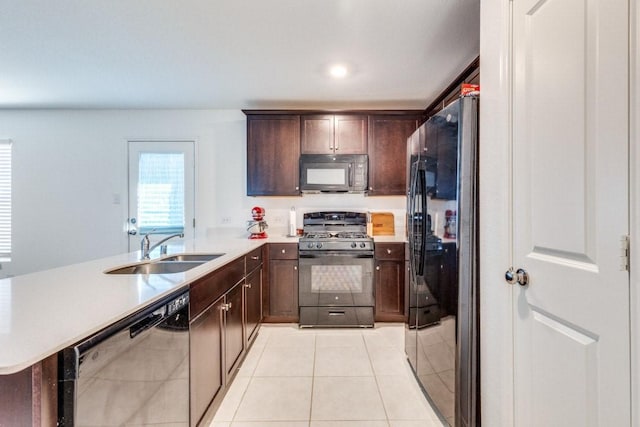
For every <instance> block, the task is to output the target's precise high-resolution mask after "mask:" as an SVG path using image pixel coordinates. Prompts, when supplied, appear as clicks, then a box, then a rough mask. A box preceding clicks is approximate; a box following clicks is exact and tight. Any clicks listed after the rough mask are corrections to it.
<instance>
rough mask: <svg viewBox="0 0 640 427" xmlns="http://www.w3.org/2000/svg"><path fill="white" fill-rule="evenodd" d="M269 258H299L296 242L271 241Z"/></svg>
mask: <svg viewBox="0 0 640 427" xmlns="http://www.w3.org/2000/svg"><path fill="white" fill-rule="evenodd" d="M269 259H298V245H297V244H296V243H270V244H269Z"/></svg>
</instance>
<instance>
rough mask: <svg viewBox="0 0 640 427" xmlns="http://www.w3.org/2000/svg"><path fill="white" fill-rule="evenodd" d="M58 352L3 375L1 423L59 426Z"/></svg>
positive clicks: (2, 424) (0, 399)
mask: <svg viewBox="0 0 640 427" xmlns="http://www.w3.org/2000/svg"><path fill="white" fill-rule="evenodd" d="M57 398H58V355H57V354H54V355H52V356H50V357H48V358H46V359H44V360H41V361H39V362H37V363H35V364H34V365H32V366H30V367H28V368H26V369H24V370H22V371H20V372H16V373H14V374H8V375H0V426H55V425H57V419H58V411H57V409H58V405H57Z"/></svg>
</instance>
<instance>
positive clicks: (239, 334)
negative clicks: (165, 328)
mask: <svg viewBox="0 0 640 427" xmlns="http://www.w3.org/2000/svg"><path fill="white" fill-rule="evenodd" d="M244 276H245V259H244V257H242V258H239V259H237V260H235V261H232V262H230V263H229V264H227V265H225V266H223V267H221V268H220V269H218V270H216V271H214V272H212V273H210V274H208V275H206V276H205V277H203V278H201V279H199V280H197V281H195V282H193V283H192V284H191V286H190V289H189V333H190V337H189V378H190V380H189V383H190V386H189V387H190V396H191V397H190V401H191V404H190V405H191V406H190V412H191V415H190V419H191V425H192V426H196V425H198V424H201V425H205V424H208V423H209V422H210V420H209V418H210V417H211V415H212V413H213V409H215V408H216V407H217V405H219V403H220V401H221V400H222V395H223V394H224V393H223V392H222V391H223V390H224V388H225V386H226V384H228V383H229V381H230V380H231V379H232V378H233V370H234V369H235V368H236V367H237V366H238V364H239V362H240V360H241V358H242V357H241V356H242V354H243V352H244V348H245V347H244V330H243V300H242V296H243V292H242V290H243V286H242V285H243V284H244Z"/></svg>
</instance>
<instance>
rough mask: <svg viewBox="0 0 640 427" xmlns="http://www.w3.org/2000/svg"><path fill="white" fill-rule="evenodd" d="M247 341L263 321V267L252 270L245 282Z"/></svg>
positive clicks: (252, 336) (247, 341)
mask: <svg viewBox="0 0 640 427" xmlns="http://www.w3.org/2000/svg"><path fill="white" fill-rule="evenodd" d="M244 311H245V334H244V335H245V342H246V343H247V345H248V344H249V342H250V341H251V340H253V338H254V334H255V332H256V331H257V329H258V325H259V324H260V322H261V321H262V268H258V269H256V270H254V271H253V272H251V273H250V274H249V275H248V276H247V278H246V280H245V283H244Z"/></svg>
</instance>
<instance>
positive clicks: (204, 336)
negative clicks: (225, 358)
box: [189, 297, 224, 426]
mask: <svg viewBox="0 0 640 427" xmlns="http://www.w3.org/2000/svg"><path fill="white" fill-rule="evenodd" d="M223 306H224V297H220V298H219V299H218V300H216V301H215V302H214V303H212V304H211V305H210V306H209V307H207V308H205V310H204V311H203V312H202V313H200V314H199V315H198V316H197V317H196V318H194V319H193V320H191V322H190V323H189V334H190V336H189V377H190V395H191V397H190V401H191V417H190V418H191V425H192V426H195V425H197V423H198V421H200V419H201V418H202V416H203V415H204V414H205V412H206V411H207V408H209V405H210V404H211V402H212V401H213V399H214V398H216V397H217V396H218V395H219V394H220V391H221V390H222V387H223V385H224V382H223V379H224V376H223V371H222V310H223Z"/></svg>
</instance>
